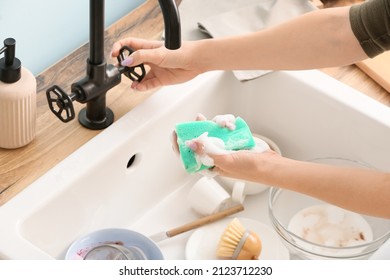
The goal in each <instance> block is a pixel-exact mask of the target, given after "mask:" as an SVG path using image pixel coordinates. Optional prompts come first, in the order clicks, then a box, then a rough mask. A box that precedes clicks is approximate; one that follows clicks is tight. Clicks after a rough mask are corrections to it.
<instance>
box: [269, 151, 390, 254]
mask: <svg viewBox="0 0 390 280" xmlns="http://www.w3.org/2000/svg"><path fill="white" fill-rule="evenodd" d="M313 161H315V162H321V163H329V164H336V165H349V166H351V165H352V166H357V165H359V166H360V167H362V166H367V165H365V164H361V163H358V162H356V161H349V160H345V159H335V158H332V159H316V160H313ZM268 208H269V215H270V220H271V223H272V225H273V227H274V229H275V230H276V232H277V234H278V235H279V237H280V238H281V239H282V240H283V242H284V243H285V245H286V247H287V248H288V249H289V252H290V254H291V258H292V259H368V258H369V257H370V255H371V254H373V253H374V252H375V251H376V250H377V249H378V248H379V247H380V246H381V245H382V244H383V243H384V242H385V241H386V240H387V239H389V238H390V220H388V219H382V218H377V217H372V216H366V215H360V214H357V213H354V212H351V211H347V210H344V209H342V208H339V207H336V206H333V205H331V204H327V203H325V202H323V201H321V200H318V199H315V198H313V197H310V196H307V195H303V194H300V193H297V192H293V191H289V190H284V189H279V188H275V187H273V188H271V191H270V195H269V201H268ZM305 212H306V213H305ZM324 213H325V214H324ZM303 217H304V218H303ZM319 221H321V226H318V225H319V224H320V223H319ZM322 221H325V222H322Z"/></svg>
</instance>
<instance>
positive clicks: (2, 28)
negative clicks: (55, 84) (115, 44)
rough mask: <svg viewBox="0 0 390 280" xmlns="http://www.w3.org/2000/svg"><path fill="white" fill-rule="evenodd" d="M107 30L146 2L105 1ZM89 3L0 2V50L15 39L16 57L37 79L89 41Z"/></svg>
mask: <svg viewBox="0 0 390 280" xmlns="http://www.w3.org/2000/svg"><path fill="white" fill-rule="evenodd" d="M105 2H106V3H105V21H106V22H105V24H106V27H108V26H109V25H111V24H112V23H114V22H115V21H117V20H118V19H120V18H121V17H123V16H125V15H126V14H127V13H129V12H130V11H132V10H133V9H134V8H136V7H138V6H139V5H140V4H142V3H144V2H145V0H106V1H105ZM88 32H89V0H63V1H58V0H56V1H53V0H0V47H2V46H3V41H4V39H6V38H8V37H13V38H15V39H16V56H17V57H18V58H19V59H20V60H21V61H22V65H23V66H24V67H26V68H28V69H29V70H30V71H31V72H33V74H34V75H38V74H39V73H41V72H42V71H44V70H45V69H46V68H48V67H50V66H51V65H52V64H54V63H56V62H57V61H58V60H60V59H61V58H63V57H64V56H66V55H68V54H69V53H71V52H72V51H74V50H75V49H77V48H78V47H80V46H81V45H83V44H84V43H86V42H87V41H88V37H89V34H88Z"/></svg>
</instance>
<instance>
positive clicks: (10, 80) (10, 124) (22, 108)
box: [0, 38, 37, 149]
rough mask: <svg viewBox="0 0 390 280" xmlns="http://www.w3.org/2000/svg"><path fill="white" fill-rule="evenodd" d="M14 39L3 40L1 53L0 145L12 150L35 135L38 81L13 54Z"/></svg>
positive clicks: (28, 141) (23, 144)
mask: <svg viewBox="0 0 390 280" xmlns="http://www.w3.org/2000/svg"><path fill="white" fill-rule="evenodd" d="M15 46H16V41H15V40H14V39H13V38H7V39H5V40H4V47H2V48H1V49H0V54H3V53H4V57H3V58H1V59H0V148H5V149H15V148H19V147H22V146H25V145H27V144H28V143H30V142H31V141H32V140H33V139H34V137H35V127H36V93H37V90H36V88H37V83H36V79H35V77H34V75H33V74H32V73H31V72H30V71H29V70H27V69H26V68H24V67H22V64H21V62H20V60H19V59H18V58H16V57H15Z"/></svg>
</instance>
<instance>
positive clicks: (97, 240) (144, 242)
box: [65, 228, 164, 260]
mask: <svg viewBox="0 0 390 280" xmlns="http://www.w3.org/2000/svg"><path fill="white" fill-rule="evenodd" d="M103 244H114V245H120V246H124V247H128V248H137V249H139V250H140V251H141V252H142V254H143V256H145V258H146V259H148V260H162V259H164V256H163V254H162V252H161V250H160V248H159V247H158V245H157V244H156V243H155V242H154V241H153V240H151V239H150V238H149V237H147V236H145V235H143V234H141V233H139V232H136V231H132V230H129V229H122V228H108V229H101V230H97V231H94V232H91V233H88V234H87V235H85V236H82V237H80V238H79V239H77V240H76V241H74V242H73V243H72V244H71V246H70V247H69V249H68V251H67V253H66V256H65V259H66V260H83V259H84V257H85V256H86V254H87V253H88V252H89V251H90V250H91V249H93V248H95V247H96V246H99V245H103Z"/></svg>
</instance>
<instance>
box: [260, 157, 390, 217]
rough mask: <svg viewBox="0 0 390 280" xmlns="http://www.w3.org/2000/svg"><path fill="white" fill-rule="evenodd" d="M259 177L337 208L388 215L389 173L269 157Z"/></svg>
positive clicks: (381, 215) (389, 199)
mask: <svg viewBox="0 0 390 280" xmlns="http://www.w3.org/2000/svg"><path fill="white" fill-rule="evenodd" d="M259 168H260V172H259V176H260V180H259V181H264V180H266V181H267V183H269V184H271V185H275V186H279V187H282V188H285V189H289V190H292V191H296V192H300V193H304V194H307V195H309V196H313V197H316V198H318V199H321V200H324V201H327V202H329V203H332V204H334V205H338V206H340V207H343V208H346V209H349V210H352V211H355V212H359V213H363V214H368V215H373V216H380V217H384V218H390V174H389V173H384V172H379V171H376V170H371V169H359V168H353V167H339V166H329V165H323V164H317V163H310V162H302V161H296V160H291V159H288V158H284V157H273V158H271V159H270V160H267V161H265V162H264V163H263V165H262V166H260V167H259Z"/></svg>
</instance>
